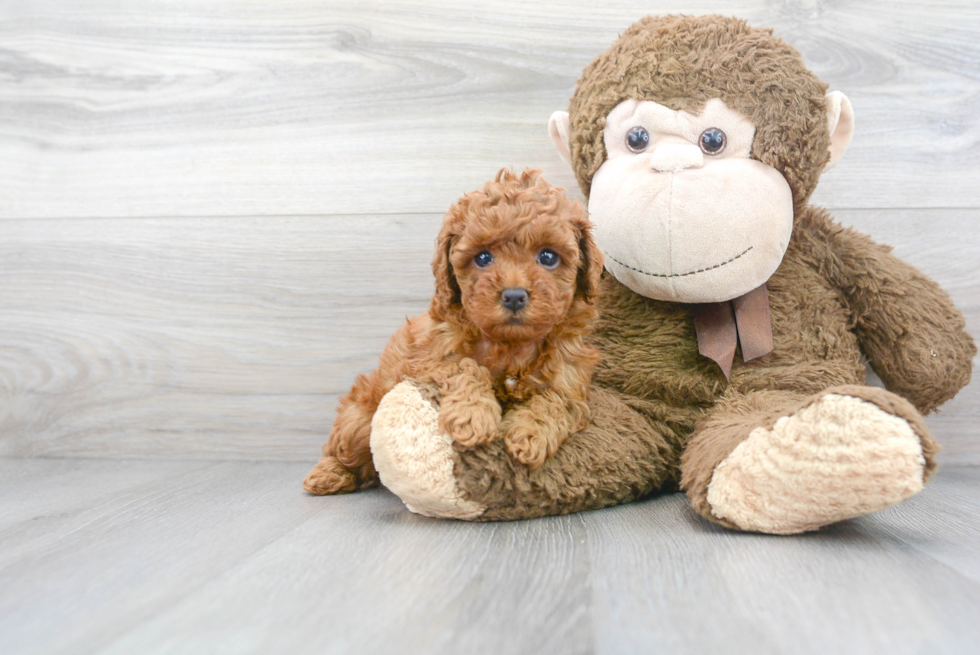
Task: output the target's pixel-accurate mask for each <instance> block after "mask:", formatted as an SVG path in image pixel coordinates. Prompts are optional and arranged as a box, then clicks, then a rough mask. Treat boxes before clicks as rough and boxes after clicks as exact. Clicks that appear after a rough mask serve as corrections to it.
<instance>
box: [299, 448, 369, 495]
mask: <svg viewBox="0 0 980 655" xmlns="http://www.w3.org/2000/svg"><path fill="white" fill-rule="evenodd" d="M303 488H304V489H306V490H307V491H309V492H310V493H311V494H315V495H317V496H330V495H333V494H349V493H350V492H352V491H356V490H357V476H356V475H354V472H353V471H352V470H350V469H349V468H347V467H346V466H344V465H343V464H341V463H340V462H339V461H337V458H336V457H324V458H322V459H321V460H320V461H319V462H317V465H316V466H314V467H313V470H312V471H310V472H309V473H308V474H307V475H306V479H305V480H303Z"/></svg>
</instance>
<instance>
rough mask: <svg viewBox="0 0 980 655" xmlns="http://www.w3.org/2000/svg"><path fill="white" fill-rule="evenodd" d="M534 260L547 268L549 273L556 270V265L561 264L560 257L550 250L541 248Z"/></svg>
mask: <svg viewBox="0 0 980 655" xmlns="http://www.w3.org/2000/svg"><path fill="white" fill-rule="evenodd" d="M536 259H537V262H538V263H539V264H541V265H542V266H544V267H545V268H547V269H548V270H549V271H550V270H552V269H555V268H557V267H558V264H560V263H561V257H559V256H558V253H556V252H555V251H554V250H552V249H551V248H542V249H541V252H539V253H538V256H537V257H536Z"/></svg>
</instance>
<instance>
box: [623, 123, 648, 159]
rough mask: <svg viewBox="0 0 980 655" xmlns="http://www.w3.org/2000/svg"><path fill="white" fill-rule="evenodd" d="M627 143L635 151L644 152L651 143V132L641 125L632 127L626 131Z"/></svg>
mask: <svg viewBox="0 0 980 655" xmlns="http://www.w3.org/2000/svg"><path fill="white" fill-rule="evenodd" d="M626 145H627V147H629V149H630V150H632V151H633V152H643V151H644V150H646V149H647V146H648V145H650V133H649V132H647V131H646V128H643V127H640V126H639V125H637V126H636V127H631V128H630V131H629V132H627V133H626Z"/></svg>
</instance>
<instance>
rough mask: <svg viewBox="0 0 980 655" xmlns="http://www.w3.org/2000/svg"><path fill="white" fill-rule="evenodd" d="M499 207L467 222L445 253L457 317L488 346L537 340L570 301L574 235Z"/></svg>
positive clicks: (566, 225)
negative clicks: (456, 298) (455, 291)
mask: <svg viewBox="0 0 980 655" xmlns="http://www.w3.org/2000/svg"><path fill="white" fill-rule="evenodd" d="M501 209H504V208H498V211H496V212H493V213H492V214H490V215H482V216H478V217H471V220H467V221H466V222H465V224H464V229H463V230H462V232H461V233H460V234H459V235H458V236H457V237H456V238H455V239H454V242H453V244H452V247H451V249H450V252H449V260H450V263H451V265H452V271H453V274H454V275H455V280H456V285H457V287H458V288H459V296H460V302H461V304H462V309H463V313H464V315H465V317H466V318H467V319H468V320H469V321H470V322H471V323H473V324H474V325H476V326H477V327H478V328H479V329H480V331H481V332H483V333H484V334H485V335H486V336H487V337H489V338H490V339H493V340H495V341H510V342H513V341H527V340H535V339H541V338H543V337H544V336H545V335H547V334H548V332H550V331H551V329H552V328H553V327H554V326H555V325H556V324H558V323H560V322H562V321H563V320H564V319H565V317H566V315H567V314H568V312H569V309H570V308H571V307H572V304H573V302H574V300H575V297H576V291H577V288H578V278H579V269H580V265H581V262H582V259H583V258H582V253H581V252H580V246H579V242H580V240H581V238H582V235H581V234H580V231H579V230H578V229H576V228H577V226H576V225H575V224H574V223H573V221H571V220H562V218H561V217H556V216H555V215H554V214H547V213H545V214H535V213H534V212H533V211H532V212H528V211H527V207H524V208H522V210H521V215H517V211H518V208H514V210H513V212H509V211H506V210H503V211H500V210H501ZM508 209H509V208H508Z"/></svg>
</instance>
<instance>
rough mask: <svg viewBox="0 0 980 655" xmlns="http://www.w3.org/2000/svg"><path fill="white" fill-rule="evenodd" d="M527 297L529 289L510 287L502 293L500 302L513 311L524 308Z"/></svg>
mask: <svg viewBox="0 0 980 655" xmlns="http://www.w3.org/2000/svg"><path fill="white" fill-rule="evenodd" d="M527 299H528V293H527V289H522V288H521V287H508V288H506V289H504V290H503V292H502V293H501V294H500V304H502V305H503V306H504V307H506V308H507V309H509V310H510V311H512V312H516V311H518V310H521V309H523V308H524V305H526V304H527Z"/></svg>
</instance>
